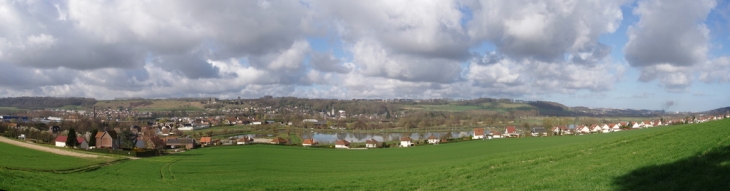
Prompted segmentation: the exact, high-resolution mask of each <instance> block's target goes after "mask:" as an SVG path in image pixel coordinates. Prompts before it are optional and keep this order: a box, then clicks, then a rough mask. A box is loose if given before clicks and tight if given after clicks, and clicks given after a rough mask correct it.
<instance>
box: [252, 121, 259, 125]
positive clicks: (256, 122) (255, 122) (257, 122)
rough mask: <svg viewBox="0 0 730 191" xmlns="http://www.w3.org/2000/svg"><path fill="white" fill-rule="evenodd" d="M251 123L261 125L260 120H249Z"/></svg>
mask: <svg viewBox="0 0 730 191" xmlns="http://www.w3.org/2000/svg"><path fill="white" fill-rule="evenodd" d="M251 125H261V121H254V122H251Z"/></svg>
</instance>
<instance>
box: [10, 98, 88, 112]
mask: <svg viewBox="0 0 730 191" xmlns="http://www.w3.org/2000/svg"><path fill="white" fill-rule="evenodd" d="M94 104H96V99H94V98H82V97H9V98H0V107H16V108H20V109H45V108H60V107H64V106H80V107H89V106H93V105H94Z"/></svg>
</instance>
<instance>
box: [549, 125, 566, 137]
mask: <svg viewBox="0 0 730 191" xmlns="http://www.w3.org/2000/svg"><path fill="white" fill-rule="evenodd" d="M550 131H552V132H553V135H569V134H571V132H570V129H568V126H565V125H560V126H555V127H553V128H552V129H550Z"/></svg>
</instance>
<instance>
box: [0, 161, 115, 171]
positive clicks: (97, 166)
mask: <svg viewBox="0 0 730 191" xmlns="http://www.w3.org/2000/svg"><path fill="white" fill-rule="evenodd" d="M127 160H129V159H128V158H123V159H118V160H113V161H109V162H103V163H99V164H93V165H89V166H82V167H77V168H69V169H61V170H40V169H29V168H10V167H3V168H4V169H8V170H19V171H26V172H50V173H54V174H70V173H79V172H91V171H95V170H98V169H100V168H102V167H105V166H109V165H114V164H119V163H121V162H124V161H127Z"/></svg>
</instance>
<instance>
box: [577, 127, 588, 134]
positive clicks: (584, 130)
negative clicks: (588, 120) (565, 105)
mask: <svg viewBox="0 0 730 191" xmlns="http://www.w3.org/2000/svg"><path fill="white" fill-rule="evenodd" d="M590 132H591V129H590V128H588V126H585V125H578V127H576V128H575V133H581V134H585V133H590Z"/></svg>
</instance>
